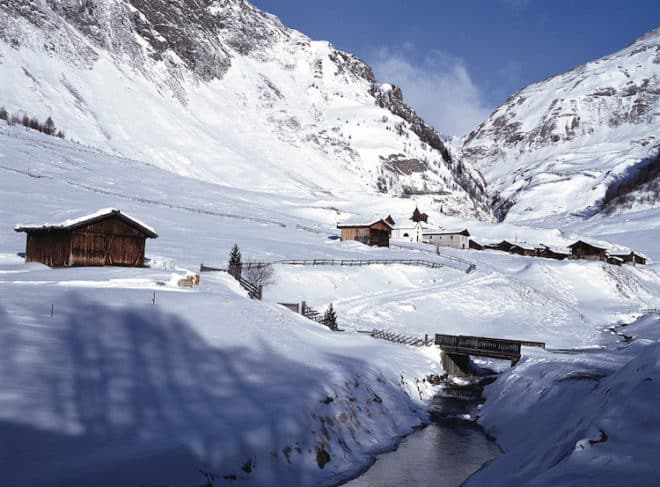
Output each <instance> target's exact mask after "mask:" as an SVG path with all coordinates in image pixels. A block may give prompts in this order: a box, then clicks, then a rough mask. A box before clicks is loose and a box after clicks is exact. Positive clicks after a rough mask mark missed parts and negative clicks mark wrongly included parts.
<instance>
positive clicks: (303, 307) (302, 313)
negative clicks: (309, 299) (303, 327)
mask: <svg viewBox="0 0 660 487" xmlns="http://www.w3.org/2000/svg"><path fill="white" fill-rule="evenodd" d="M306 306H307V305H306V304H305V301H302V302H301V303H300V314H301V315H304V314H305V307H306Z"/></svg>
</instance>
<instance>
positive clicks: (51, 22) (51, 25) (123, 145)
mask: <svg viewBox="0 0 660 487" xmlns="http://www.w3.org/2000/svg"><path fill="white" fill-rule="evenodd" d="M0 79H2V82H1V83H0V106H1V105H4V106H5V107H6V108H7V109H8V110H9V111H10V112H12V113H15V112H18V111H21V110H22V111H24V112H25V113H27V114H28V115H29V116H36V117H39V118H40V119H45V118H46V117H47V116H49V115H50V116H52V117H53V119H54V120H55V123H56V124H57V127H58V128H59V129H62V130H64V132H65V133H66V135H67V136H68V137H71V138H73V139H75V140H78V141H80V142H82V143H85V144H87V145H90V146H93V147H97V148H101V149H103V150H106V151H111V152H113V153H115V154H121V155H123V156H127V157H131V158H135V159H139V160H143V161H147V162H151V163H154V164H156V165H158V166H159V167H162V168H165V169H168V170H171V171H174V172H176V173H178V174H181V175H187V176H192V177H195V178H198V179H203V180H208V181H214V182H219V183H223V184H227V185H231V186H234V187H239V188H249V189H252V190H258V189H265V190H270V189H278V190H280V191H283V192H284V191H286V192H301V191H302V192H309V191H313V190H330V191H333V192H336V193H345V194H355V193H361V192H364V191H365V190H366V191H368V192H372V193H375V192H389V193H394V194H404V193H405V194H411V193H417V192H428V193H431V194H433V195H434V199H435V200H437V204H438V206H440V205H442V206H443V208H444V209H445V211H446V212H447V213H458V214H463V215H473V216H474V215H478V216H482V217H488V215H489V210H488V208H487V205H486V198H485V193H484V183H483V180H482V178H481V176H480V175H479V174H478V172H476V171H474V170H472V169H471V168H470V167H468V166H466V165H464V164H463V163H462V162H461V161H460V160H455V159H452V157H451V155H450V154H449V152H448V151H447V149H446V147H445V146H444V144H443V142H442V141H441V139H440V137H439V136H438V134H437V133H436V132H435V131H434V130H433V128H432V127H430V126H428V125H427V124H426V123H425V122H424V121H423V120H421V119H420V118H419V117H418V116H417V115H416V114H415V112H414V111H413V110H412V109H410V108H409V107H407V106H406V105H405V103H403V97H402V93H401V91H400V90H399V89H398V88H396V87H394V86H392V85H388V84H379V83H377V82H376V79H375V77H374V75H373V72H372V71H371V69H370V68H369V67H368V66H367V65H365V64H364V63H363V62H362V61H360V60H359V59H357V58H355V57H353V56H351V55H349V54H346V53H343V52H340V51H337V50H336V49H334V47H333V46H332V45H330V44H329V43H327V42H322V41H313V40H311V39H309V38H308V37H306V36H304V35H303V34H301V33H300V32H297V31H294V30H291V29H288V28H287V27H286V26H284V25H283V24H282V23H281V22H280V21H279V20H278V19H277V18H275V17H273V16H271V15H268V14H266V13H264V12H261V11H259V10H258V9H256V8H254V7H253V6H251V5H250V4H249V3H248V2H246V1H244V0H223V1H219V0H215V1H208V0H205V1H202V2H198V1H190V0H177V1H176V2H162V1H160V0H113V1H110V2H108V1H101V0H94V1H88V2H84V3H80V2H77V1H68V0H67V1H59V0H58V1H55V0H49V1H45V2H37V3H34V2H25V1H23V0H10V1H7V2H2V3H1V4H0Z"/></svg>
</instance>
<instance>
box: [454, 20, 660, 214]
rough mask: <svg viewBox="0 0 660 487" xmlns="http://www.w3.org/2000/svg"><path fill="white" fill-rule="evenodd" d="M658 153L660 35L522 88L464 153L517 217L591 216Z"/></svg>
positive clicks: (500, 206)
mask: <svg viewBox="0 0 660 487" xmlns="http://www.w3.org/2000/svg"><path fill="white" fill-rule="evenodd" d="M659 151H660V29H655V30H653V31H652V32H650V33H648V34H646V35H645V36H643V37H641V38H640V39H638V40H637V41H636V42H634V43H633V44H631V45H630V46H628V47H627V48H625V49H623V50H621V51H619V52H617V53H615V54H612V55H610V56H605V57H603V58H601V59H598V60H596V61H593V62H590V63H587V64H584V65H581V66H577V67H576V68H574V69H572V70H571V71H568V72H566V73H564V74H560V75H558V76H554V77H552V78H549V79H547V80H544V81H541V82H539V83H536V84H533V85H531V86H528V87H527V88H525V89H523V90H521V91H519V92H518V93H516V94H514V95H513V96H511V97H510V98H509V99H508V100H507V102H506V103H504V104H503V105H502V106H500V107H499V108H497V109H496V110H495V111H494V112H493V114H492V115H491V116H490V118H489V119H488V120H487V121H485V122H484V123H482V124H481V125H480V126H479V127H478V128H477V129H476V130H475V131H473V132H472V133H470V134H469V135H468V136H467V137H466V139H465V141H464V143H463V147H462V153H463V155H464V157H465V159H466V160H468V161H470V162H471V163H473V164H474V165H475V166H476V167H477V168H478V169H479V170H480V171H481V173H482V174H483V175H484V177H485V178H486V181H487V182H488V184H489V187H490V188H489V189H490V191H491V192H493V193H494V194H496V195H497V198H496V205H497V207H496V211H497V212H498V214H499V215H500V217H504V215H506V216H507V218H508V219H511V220H530V219H537V218H544V217H547V216H550V215H562V214H564V215H565V214H570V213H582V214H589V210H591V211H593V210H596V209H597V208H598V205H599V202H600V201H601V200H602V199H603V197H604V196H605V193H606V191H607V188H608V186H610V185H611V184H612V183H616V182H617V181H620V180H621V179H622V178H626V177H630V176H631V175H632V174H633V173H634V172H636V171H637V169H639V168H640V167H641V166H643V165H644V164H646V163H647V162H648V161H650V160H651V159H653V158H654V156H656V155H657V153H658V152H659ZM651 204H656V205H657V204H658V203H657V201H656V202H655V203H653V202H651ZM585 210H587V211H585Z"/></svg>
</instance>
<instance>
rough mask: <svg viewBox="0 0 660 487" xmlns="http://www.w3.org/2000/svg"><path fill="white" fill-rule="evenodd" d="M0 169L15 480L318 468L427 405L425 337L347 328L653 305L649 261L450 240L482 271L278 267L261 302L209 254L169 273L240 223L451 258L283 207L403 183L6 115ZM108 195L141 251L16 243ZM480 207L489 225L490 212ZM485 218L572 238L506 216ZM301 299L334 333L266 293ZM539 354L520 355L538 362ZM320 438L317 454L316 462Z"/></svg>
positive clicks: (288, 238) (461, 324)
mask: <svg viewBox="0 0 660 487" xmlns="http://www.w3.org/2000/svg"><path fill="white" fill-rule="evenodd" d="M0 173H1V174H2V177H0V194H1V195H2V199H1V200H0V228H3V229H4V231H2V232H0V324H1V326H0V346H2V347H3V353H2V354H0V374H2V377H3V389H2V392H0V432H1V433H2V435H3V437H4V438H11V440H12V445H13V448H12V449H11V450H3V452H2V454H0V467H1V468H2V471H3V474H4V478H5V479H9V482H10V485H12V484H15V485H21V484H22V483H26V484H29V485H35V486H40V485H48V486H50V485H67V486H72V485H73V486H77V485H89V484H90V483H93V484H94V485H101V486H104V485H108V486H110V485H112V486H114V485H132V484H136V485H139V484H140V483H141V482H142V483H144V484H145V485H161V484H168V485H173V486H182V487H184V486H186V487H187V486H190V485H197V484H201V483H202V481H203V478H202V477H201V476H200V475H199V469H202V470H204V471H211V472H213V473H215V474H217V475H219V476H220V477H222V476H224V475H236V476H237V478H238V479H239V482H238V484H240V485H272V480H273V478H277V479H278V481H279V482H280V483H282V484H283V485H330V484H333V483H335V482H337V481H339V480H341V479H343V478H346V477H347V476H348V475H350V474H351V473H353V474H354V473H356V472H358V471H360V469H362V468H363V467H364V466H365V465H366V464H367V463H368V456H369V455H370V454H372V453H373V452H375V451H379V450H382V448H384V447H386V446H388V445H392V444H393V443H392V442H393V441H395V440H396V438H398V437H399V436H400V435H403V434H406V433H408V432H409V431H410V430H411V428H412V426H414V425H415V424H418V423H419V422H420V421H423V420H424V419H425V418H426V413H425V409H424V407H425V401H426V400H427V399H429V398H430V397H431V394H432V393H433V389H432V388H431V386H430V385H429V383H428V382H427V381H425V378H426V376H427V375H428V374H431V373H438V372H440V371H441V369H440V364H439V355H438V353H437V350H435V348H432V347H429V348H412V347H406V346H402V345H397V344H390V343H387V342H382V341H378V340H374V339H372V338H370V337H369V336H368V335H364V334H360V333H356V330H358V329H363V328H371V327H377V328H388V329H392V330H396V331H399V332H402V333H404V334H407V335H413V336H418V337H422V336H423V335H424V334H432V333H436V332H442V331H446V332H450V333H451V332H456V333H477V334H482V335H491V336H501V337H516V338H527V339H539V340H544V341H547V342H548V345H549V347H555V348H556V347H571V348H577V349H581V348H583V347H587V348H590V349H598V347H602V346H607V345H609V344H611V343H612V342H613V339H614V338H615V337H613V336H612V335H611V334H610V333H609V331H608V327H609V326H610V325H612V324H614V323H618V322H620V321H630V320H632V319H634V317H636V316H637V315H638V314H639V312H640V311H641V310H642V309H644V308H652V307H655V308H658V307H660V301H659V296H660V276H659V275H658V265H657V264H653V265H649V266H645V267H642V266H638V267H632V266H628V265H626V266H622V267H613V266H607V265H604V264H602V263H596V262H579V261H573V262H557V261H552V260H546V259H533V258H527V257H518V256H510V255H506V254H501V253H496V252H476V251H458V250H456V251H450V250H448V251H447V252H449V255H454V256H458V257H463V258H467V259H469V260H471V261H473V262H475V263H476V264H477V269H476V270H475V271H473V272H471V273H470V274H466V273H465V272H463V271H462V270H456V269H453V268H449V267H446V268H441V269H427V268H417V267H405V266H382V265H377V266H370V267H366V268H354V267H345V268H339V267H316V268H299V267H292V266H283V265H282V266H277V267H276V275H275V284H274V285H272V286H267V287H266V288H265V290H264V301H263V302H254V301H250V300H249V299H248V298H247V296H246V295H245V292H244V291H242V290H241V289H240V288H239V287H238V286H237V285H236V283H235V282H234V281H232V280H231V279H229V278H227V277H226V276H223V275H222V274H218V275H213V274H207V273H204V274H203V275H202V282H201V285H200V286H199V287H196V288H193V289H192V290H191V289H183V288H178V287H176V285H175V284H174V283H175V282H176V280H177V277H176V276H179V277H183V276H184V275H185V273H186V272H187V271H195V270H196V269H197V268H198V265H199V263H200V262H204V263H207V264H211V265H219V266H221V265H224V264H225V262H226V258H227V255H228V253H229V249H230V248H231V246H232V245H233V243H235V242H237V243H238V244H239V245H240V247H241V250H242V252H243V257H244V259H250V258H257V259H281V258H317V257H324V258H326V257H327V258H336V259H350V258H370V257H371V258H409V259H416V258H424V259H429V260H435V261H437V262H443V261H444V260H443V257H442V256H440V257H438V256H435V255H433V254H428V253H426V252H424V253H422V251H421V250H402V249H394V248H392V249H377V248H369V247H366V246H363V245H361V244H358V243H356V242H343V243H342V242H339V241H337V240H330V239H328V238H327V236H326V235H325V234H317V233H312V232H306V231H301V230H300V229H298V228H297V227H296V225H297V224H302V225H305V226H313V225H315V224H316V223H317V222H318V221H321V222H322V223H323V225H322V226H321V227H320V229H321V230H329V229H331V228H332V223H333V218H334V217H335V216H336V210H340V211H342V212H345V213H359V212H360V211H365V212H366V211H367V209H369V208H379V209H381V210H382V209H383V208H385V207H391V206H392V205H397V204H401V205H403V204H404V203H405V204H408V205H409V204H410V201H409V200H400V201H398V202H397V201H396V200H390V201H387V202H380V201H379V200H378V198H376V200H375V201H371V199H372V198H373V197H371V196H368V195H367V196H365V199H364V200H362V201H355V200H353V199H352V198H347V199H346V200H342V199H339V198H331V197H330V196H329V195H326V199H325V200H321V201H317V199H316V198H314V197H313V196H310V197H308V198H303V197H302V196H298V197H296V198H293V197H291V198H282V195H281V194H279V193H278V192H272V193H269V192H264V191H260V192H248V191H243V190H239V189H236V188H231V187H227V186H220V185H216V184H212V183H208V182H204V181H200V180H198V179H195V178H185V177H181V176H178V175H176V174H173V173H171V172H169V171H165V170H162V169H160V168H157V167H154V166H151V165H147V164H144V163H140V162H137V161H134V160H129V159H123V158H118V157H114V156H109V155H107V154H104V153H102V152H99V151H97V150H93V149H89V148H85V147H82V146H79V145H76V144H72V143H70V142H67V141H62V140H58V139H55V138H52V137H47V136H45V135H42V134H38V133H35V132H32V131H25V130H23V129H18V128H15V127H7V126H4V125H0ZM145 183H148V184H145ZM379 205H384V206H379ZM106 207H118V208H121V210H122V211H125V212H126V213H128V214H130V215H132V216H134V217H136V218H138V219H140V220H141V221H143V222H144V223H145V224H147V225H150V226H153V227H154V229H155V230H156V232H157V233H158V234H159V238H157V239H155V240H153V241H151V240H150V241H149V242H148V243H147V257H148V258H149V259H150V260H151V267H149V268H145V269H129V268H113V267H106V268H71V269H49V268H46V267H44V266H42V265H39V264H27V265H26V264H23V261H22V259H20V258H19V257H18V256H17V255H16V253H17V252H20V251H22V250H23V249H24V245H25V236H24V235H23V234H19V233H16V232H14V231H13V229H14V226H15V225H16V224H28V223H29V224H40V223H44V222H47V221H59V220H65V219H70V218H75V217H78V216H80V215H83V214H87V213H89V212H90V211H93V210H96V209H98V208H106ZM329 207H334V208H335V209H329ZM401 208H403V206H401ZM229 215H231V216H229ZM431 216H432V218H439V216H438V215H437V214H432V215H431ZM250 218H252V220H250ZM255 219H258V220H255ZM446 223H447V225H449V224H450V223H451V222H450V221H449V220H448V221H447V222H446ZM475 225H476V224H475ZM481 225H482V226H481V227H475V229H476V230H477V231H479V232H483V233H484V234H485V233H486V232H490V235H492V236H495V235H496V232H497V231H498V228H499V227H500V226H497V225H489V224H481ZM634 225H635V226H639V222H634ZM471 227H472V225H471ZM499 231H506V232H510V231H513V232H516V231H517V232H519V234H520V235H521V236H522V235H524V236H525V238H529V239H537V240H545V241H548V239H556V240H557V241H558V242H560V241H561V239H562V238H564V237H562V235H561V234H560V233H558V232H557V231H556V230H548V229H534V228H531V227H522V226H519V227H518V226H515V225H512V224H507V225H504V226H502V229H500V230H499ZM633 243H634V242H633ZM420 248H421V247H420ZM651 257H652V258H656V259H657V249H656V253H652V254H651ZM173 275H174V278H173ZM303 299H304V300H307V302H308V303H309V304H311V305H312V306H314V307H316V308H318V309H323V308H324V307H325V306H326V305H327V304H328V303H330V302H333V303H334V304H335V306H336V308H337V312H338V316H339V322H340V325H341V326H342V327H343V328H345V329H346V331H345V332H343V333H339V334H338V333H331V332H329V331H328V330H326V329H325V328H324V327H322V326H320V325H316V324H314V323H311V322H309V321H306V320H304V319H302V318H300V317H299V316H296V315H295V314H293V313H292V312H290V311H288V310H287V309H285V308H283V307H280V306H278V305H277V304H276V303H277V302H295V301H300V300H303ZM154 300H155V303H154ZM51 305H52V308H51ZM51 309H52V311H53V316H52V317H51V316H50V314H51ZM545 353H546V352H541V351H535V350H531V351H526V352H525V355H526V356H529V357H530V359H533V360H534V361H537V362H538V361H540V362H543V363H545V361H547V359H546V358H544V357H545V355H544V354H545ZM484 365H487V366H497V365H496V364H494V363H490V362H486V363H484ZM498 367H501V365H499V366H498ZM328 398H330V399H328ZM490 400H491V399H489V401H490ZM493 402H494V401H493ZM493 407H495V406H493ZM35 445H39V446H38V448H36V447H35ZM322 452H326V453H328V455H329V457H330V462H329V463H327V464H325V465H324V466H323V468H320V466H319V465H320V464H319V458H320V459H321V460H322V459H323V458H325V457H324V454H323V453H322ZM319 455H320V456H319ZM321 463H322V462H321ZM246 466H247V467H246ZM243 467H245V469H243ZM248 470H249V472H248ZM223 480H224V479H223Z"/></svg>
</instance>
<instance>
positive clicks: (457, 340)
mask: <svg viewBox="0 0 660 487" xmlns="http://www.w3.org/2000/svg"><path fill="white" fill-rule="evenodd" d="M435 344H436V345H439V346H440V349H441V350H442V351H444V352H446V353H451V354H457V355H478V356H481V357H491V358H502V359H509V360H511V362H512V363H515V362H517V361H518V360H519V359H520V348H521V347H522V346H531V347H542V348H545V343H543V342H530V341H522V340H507V339H504V338H488V337H476V336H465V335H443V334H440V333H438V334H436V335H435Z"/></svg>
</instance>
